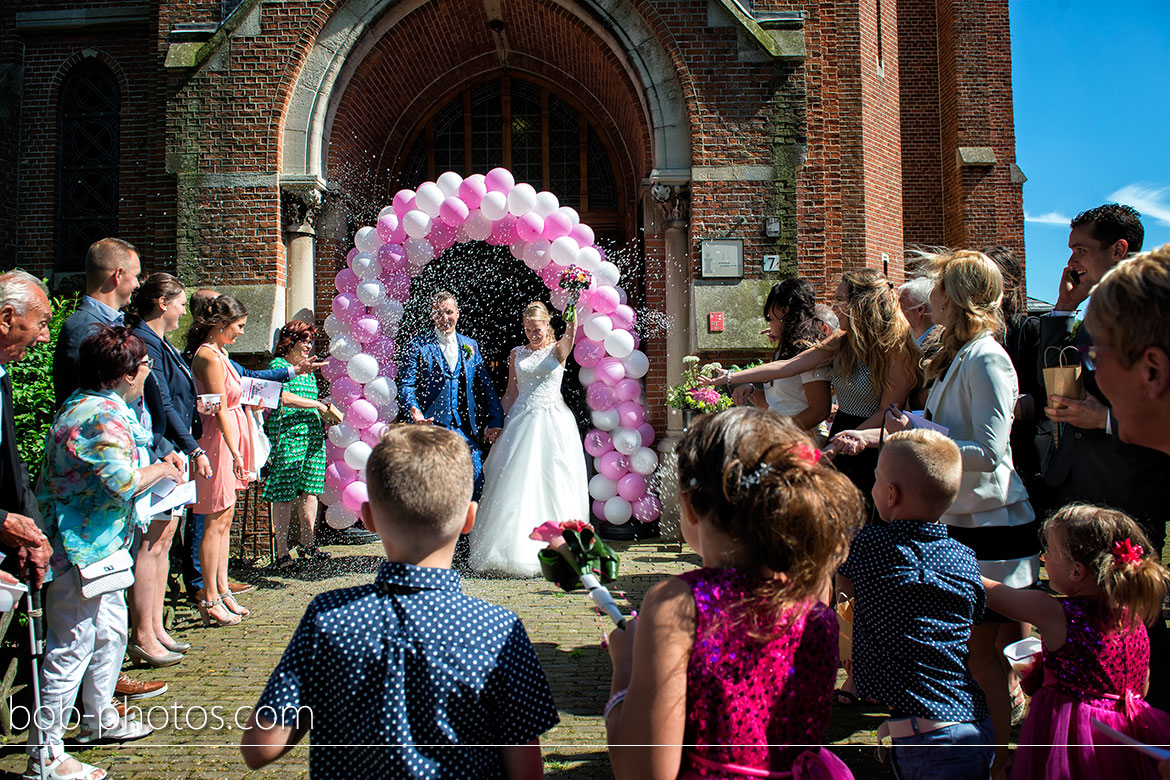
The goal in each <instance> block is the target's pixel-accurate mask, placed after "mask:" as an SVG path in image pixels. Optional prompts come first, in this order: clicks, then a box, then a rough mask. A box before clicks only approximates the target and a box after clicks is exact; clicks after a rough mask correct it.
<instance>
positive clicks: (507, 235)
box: [492, 214, 517, 246]
mask: <svg viewBox="0 0 1170 780" xmlns="http://www.w3.org/2000/svg"><path fill="white" fill-rule="evenodd" d="M516 221H517V220H516V217H514V216H513V215H511V214H505V215H504V218H503V219H501V220H500V221H499V222H497V223H496V224H495V225H494V226H493V227H492V238H495V237H497V236H498V238H499V242H500V246H504V245H505V244H511V243H512V242H514V241H515V240H516V238H517V236H516Z"/></svg>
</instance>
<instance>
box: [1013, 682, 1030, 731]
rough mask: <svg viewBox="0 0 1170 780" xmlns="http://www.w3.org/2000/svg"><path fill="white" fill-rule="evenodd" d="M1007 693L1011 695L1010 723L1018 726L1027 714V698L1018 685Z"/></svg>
mask: <svg viewBox="0 0 1170 780" xmlns="http://www.w3.org/2000/svg"><path fill="white" fill-rule="evenodd" d="M1008 695H1009V696H1011V697H1012V725H1013V726H1018V725H1020V723H1021V722H1023V720H1024V716H1025V715H1026V714H1027V708H1028V699H1027V697H1026V696H1025V695H1024V689H1023V688H1021V687H1020V686H1018V685H1017V686H1016V687H1015V689H1014V690H1012V691H1011V692H1010V693H1009V694H1008Z"/></svg>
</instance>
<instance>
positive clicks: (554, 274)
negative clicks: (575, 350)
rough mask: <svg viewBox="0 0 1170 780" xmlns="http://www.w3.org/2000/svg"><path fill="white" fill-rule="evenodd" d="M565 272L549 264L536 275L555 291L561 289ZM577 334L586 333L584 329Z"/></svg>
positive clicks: (580, 329) (554, 264)
mask: <svg viewBox="0 0 1170 780" xmlns="http://www.w3.org/2000/svg"><path fill="white" fill-rule="evenodd" d="M564 270H565V269H564V268H562V267H561V266H559V265H557V264H556V263H549V264H548V265H546V266H545V267H544V268H541V269H540V270H539V271H537V272H536V275H537V276H539V277H540V281H542V282H544V286H545V287H547V288H548V289H550V290H555V289H557V288H558V287H560V283H561V274H562V273H563V272H564ZM577 332H578V333H584V332H585V331H584V329H583V328H579V329H578V330H577Z"/></svg>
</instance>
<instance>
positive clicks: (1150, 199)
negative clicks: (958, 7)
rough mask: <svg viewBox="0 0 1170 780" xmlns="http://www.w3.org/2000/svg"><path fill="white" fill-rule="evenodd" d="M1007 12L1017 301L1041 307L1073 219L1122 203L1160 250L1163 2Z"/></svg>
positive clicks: (1164, 147) (1165, 126)
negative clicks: (1018, 227)
mask: <svg viewBox="0 0 1170 780" xmlns="http://www.w3.org/2000/svg"><path fill="white" fill-rule="evenodd" d="M1009 8H1010V13H1011V27H1012V91H1013V93H1014V97H1015V121H1016V162H1017V163H1018V164H1019V166H1020V168H1022V169H1023V171H1024V174H1025V175H1026V176H1027V177H1028V181H1027V183H1025V184H1024V214H1025V223H1024V239H1025V244H1026V254H1027V276H1028V294H1029V295H1031V296H1033V297H1035V298H1040V299H1042V300H1046V301H1052V300H1053V299H1054V298H1055V297H1056V287H1057V283H1058V281H1059V279H1060V273H1061V270H1062V269H1063V268H1064V265H1065V262H1066V261H1067V259H1068V247H1067V243H1068V221H1069V219H1070V218H1071V217H1073V216H1074V215H1076V213H1077V212H1079V211H1083V210H1084V209H1086V208H1091V207H1093V206H1097V205H1100V204H1101V203H1107V202H1110V201H1117V202H1120V203H1128V204H1129V205H1131V206H1133V207H1134V208H1136V209H1137V210H1138V211H1140V212H1141V213H1142V224H1143V225H1144V226H1145V229H1146V238H1145V247H1146V248H1150V247H1153V246H1160V245H1161V244H1165V243H1170V2H1168V1H1167V0H1140V1H1138V2H1124V3H1115V4H1112V5H1110V4H1106V5H1102V4H1100V3H1090V2H1087V0H1010V2H1009Z"/></svg>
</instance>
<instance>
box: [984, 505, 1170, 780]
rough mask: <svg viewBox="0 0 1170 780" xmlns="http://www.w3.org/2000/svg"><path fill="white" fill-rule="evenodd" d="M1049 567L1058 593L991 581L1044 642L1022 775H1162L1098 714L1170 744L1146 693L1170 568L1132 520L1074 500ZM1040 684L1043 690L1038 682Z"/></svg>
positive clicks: (1059, 522)
mask: <svg viewBox="0 0 1170 780" xmlns="http://www.w3.org/2000/svg"><path fill="white" fill-rule="evenodd" d="M1044 537H1045V540H1046V542H1047V547H1048V552H1047V553H1045V568H1046V569H1047V570H1048V579H1049V582H1050V583H1051V585H1052V587H1053V589H1054V590H1056V591H1057V592H1059V593H1063V594H1065V596H1064V597H1062V598H1056V597H1053V596H1050V595H1048V594H1047V593H1043V592H1040V591H1032V590H1016V589H1014V588H1009V587H1007V586H1005V585H1001V584H1000V583H998V582H994V581H992V580H987V579H984V583H983V584H984V587H986V588H987V606H988V607H989V608H990V609H994V610H996V611H997V612H1001V613H1003V614H1004V615H1007V616H1008V617H1011V618H1015V619H1016V620H1022V621H1024V622H1028V623H1032V624H1034V625H1035V626H1036V628H1037V629H1038V630H1039V631H1040V634H1041V639H1042V640H1043V649H1042V651H1041V652H1040V653H1038V654H1037V661H1036V663H1035V665H1034V667H1033V669H1032V671H1031V672H1030V673H1029V674H1028V676H1027V678H1026V679H1025V680H1024V687H1025V689H1026V690H1029V691H1030V692H1032V703H1031V705H1030V707H1029V709H1028V718H1027V720H1025V721H1024V725H1023V727H1022V729H1021V731H1020V741H1019V747H1018V748H1017V749H1016V754H1015V758H1014V760H1013V763H1012V778H1013V780H1019V779H1020V778H1025V779H1028V778H1044V779H1045V780H1061V779H1062V778H1067V779H1068V780H1074V779H1075V780H1091V779H1092V778H1108V780H1117V779H1119V778H1123V777H1124V778H1126V779H1127V780H1132V779H1133V778H1156V777H1158V770H1157V766H1156V764H1155V762H1154V760H1153V759H1151V758H1148V757H1146V756H1145V755H1144V754H1142V753H1139V752H1138V751H1137V750H1134V749H1133V748H1129V747H1122V746H1119V745H1118V744H1117V743H1116V742H1114V741H1113V740H1111V739H1110V738H1109V737H1107V736H1105V735H1103V734H1101V733H1100V732H1098V731H1096V730H1094V729H1093V726H1092V721H1093V720H1099V721H1101V722H1103V723H1104V724H1105V725H1107V726H1110V727H1111V728H1114V729H1116V730H1117V731H1120V732H1122V733H1124V734H1128V735H1129V736H1131V737H1134V738H1136V739H1138V740H1140V741H1142V742H1147V743H1151V744H1159V745H1165V744H1167V743H1170V715H1168V714H1166V713H1165V712H1162V711H1161V710H1159V709H1155V708H1153V707H1151V706H1150V705H1148V704H1146V703H1145V701H1143V699H1142V697H1143V696H1144V695H1145V693H1146V688H1147V687H1148V684H1149V674H1150V642H1149V637H1148V635H1147V633H1146V629H1145V626H1143V625H1142V622H1143V621H1146V622H1149V621H1152V620H1155V619H1161V610H1162V599H1163V597H1164V596H1165V594H1166V590H1167V582H1168V580H1170V573H1168V572H1167V571H1166V569H1165V568H1164V567H1163V566H1162V565H1161V564H1160V563H1159V562H1158V558H1157V555H1156V552H1157V551H1156V550H1154V549H1153V548H1152V547H1151V545H1150V543H1149V541H1148V540H1147V539H1146V536H1145V534H1144V533H1142V531H1141V529H1140V528H1139V526H1138V525H1137V523H1135V522H1134V521H1133V520H1132V519H1131V518H1129V517H1128V516H1126V515H1124V514H1122V513H1121V512H1117V511H1115V510H1112V509H1101V508H1099V507H1094V506H1085V505H1075V504H1074V505H1071V506H1068V507H1065V508H1064V509H1062V510H1061V511H1059V512H1057V513H1056V514H1055V515H1054V516H1053V517H1052V518H1051V519H1050V520H1048V522H1046V523H1045V525H1044ZM1037 688H1038V689H1037Z"/></svg>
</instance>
